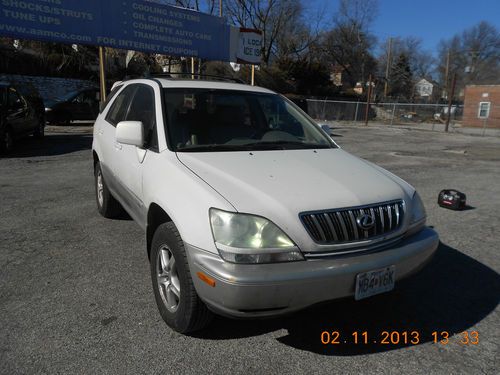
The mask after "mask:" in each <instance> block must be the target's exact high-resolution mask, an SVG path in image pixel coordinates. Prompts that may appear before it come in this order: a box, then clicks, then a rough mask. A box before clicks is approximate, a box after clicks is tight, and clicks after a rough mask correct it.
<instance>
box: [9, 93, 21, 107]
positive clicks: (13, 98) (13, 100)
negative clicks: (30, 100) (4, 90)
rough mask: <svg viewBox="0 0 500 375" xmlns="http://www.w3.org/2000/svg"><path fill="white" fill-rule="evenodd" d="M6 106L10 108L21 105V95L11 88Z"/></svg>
mask: <svg viewBox="0 0 500 375" xmlns="http://www.w3.org/2000/svg"><path fill="white" fill-rule="evenodd" d="M7 100H8V106H9V107H10V108H20V107H22V105H23V102H22V100H21V97H20V96H19V95H18V94H17V92H16V90H14V89H13V88H11V89H9V97H8V99H7Z"/></svg>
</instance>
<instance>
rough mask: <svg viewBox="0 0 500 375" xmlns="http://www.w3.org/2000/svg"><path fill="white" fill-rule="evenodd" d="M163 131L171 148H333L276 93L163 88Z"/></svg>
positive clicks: (205, 149)
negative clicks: (164, 117)
mask: <svg viewBox="0 0 500 375" xmlns="http://www.w3.org/2000/svg"><path fill="white" fill-rule="evenodd" d="M164 90H165V96H164V97H165V107H166V117H167V119H166V121H165V124H166V126H167V129H166V130H167V134H169V142H170V146H171V147H172V148H173V149H174V150H175V151H183V152H213V151H247V150H276V149H304V148H334V147H336V146H335V144H334V143H333V142H332V141H331V140H330V139H329V138H328V137H326V136H325V135H324V134H323V133H322V132H321V131H320V130H319V127H318V126H317V125H316V124H314V123H313V122H312V121H311V120H309V119H308V118H307V116H306V115H304V114H303V113H302V112H301V111H300V110H299V109H297V107H296V106H295V105H294V104H292V103H291V102H289V101H288V100H286V99H284V98H283V97H281V96H280V95H277V94H267V93H256V92H247V91H233V90H214V89H195V88H182V89H164Z"/></svg>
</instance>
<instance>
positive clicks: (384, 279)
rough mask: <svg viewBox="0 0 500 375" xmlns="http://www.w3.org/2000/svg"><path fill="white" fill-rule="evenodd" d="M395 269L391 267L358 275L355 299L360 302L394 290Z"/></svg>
mask: <svg viewBox="0 0 500 375" xmlns="http://www.w3.org/2000/svg"><path fill="white" fill-rule="evenodd" d="M395 268H396V267H395V266H389V267H385V268H380V269H378V270H373V271H368V272H364V273H360V274H358V275H356V293H355V295H354V298H355V299H356V300H360V299H363V298H367V297H371V296H374V295H375V294H380V293H385V292H388V291H390V290H393V289H394V276H395V275H394V273H395Z"/></svg>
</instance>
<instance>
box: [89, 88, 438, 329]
mask: <svg viewBox="0 0 500 375" xmlns="http://www.w3.org/2000/svg"><path fill="white" fill-rule="evenodd" d="M93 157H94V169H95V185H96V197H97V206H98V209H99V212H100V213H101V214H102V215H103V216H105V217H114V216H116V215H119V214H120V212H121V210H122V209H125V211H127V212H128V214H130V216H131V217H132V218H133V219H134V220H135V221H136V222H137V223H138V224H139V225H140V226H141V227H142V228H143V229H144V231H145V232H146V238H147V254H148V256H149V259H150V263H151V277H152V282H153V290H154V294H155V298H156V302H157V304H158V308H159V311H160V313H161V316H162V317H163V319H164V320H165V321H166V322H167V324H168V325H169V326H171V327H172V328H173V329H175V330H177V331H179V332H189V331H193V330H196V329H200V328H202V327H203V326H204V325H206V324H207V322H208V321H209V319H210V316H211V312H212V311H213V312H216V313H219V314H223V315H226V316H233V317H262V316H273V315H279V314H284V313H288V312H291V311H295V310H298V309H302V308H304V307H307V306H310V305H312V304H315V303H318V302H321V301H326V300H331V299H336V298H341V297H346V296H354V297H355V298H356V299H361V298H365V297H369V296H371V295H374V294H378V293H382V292H387V291H389V290H391V289H393V288H394V285H395V282H396V281H398V280H400V279H402V278H404V277H406V276H408V275H410V274H412V273H414V272H415V271H416V270H418V269H419V268H421V267H422V266H423V265H424V264H425V263H426V262H427V261H428V260H429V259H430V258H431V256H432V255H433V253H434V252H435V250H436V248H437V246H438V242H439V240H438V236H437V234H436V233H435V232H434V231H433V230H432V229H430V228H428V227H426V226H425V220H426V214H425V210H424V207H423V204H422V201H421V200H420V197H419V196H418V194H417V193H416V192H415V189H414V188H413V187H411V186H410V185H409V184H407V183H406V182H404V181H403V180H401V179H400V178H398V177H396V176H394V175H393V174H391V173H389V172H387V171H386V170H384V169H382V168H380V167H378V166H376V165H374V164H371V163H369V162H367V161H365V160H362V159H359V158H357V157H355V156H352V155H350V154H349V153H347V152H345V151H343V150H342V149H341V148H340V147H338V146H337V145H336V144H335V142H333V140H332V139H331V138H330V137H329V135H328V134H326V132H325V131H324V130H322V129H321V128H320V127H319V126H318V125H317V124H316V123H314V122H313V121H312V120H311V119H310V118H309V117H308V116H307V115H306V114H305V113H303V112H302V111H301V110H300V109H298V107H296V106H295V105H294V104H293V103H291V102H290V101H288V100H287V99H285V98H284V97H282V96H280V95H278V94H276V93H274V92H272V91H269V90H267V89H264V88H259V87H252V86H247V85H242V84H235V83H227V82H216V81H212V82H209V81H202V80H175V79H166V78H162V79H139V80H130V81H125V82H122V83H120V84H118V85H116V87H115V88H114V90H113V92H112V93H111V95H110V97H109V98H108V101H107V103H106V105H105V106H104V108H103V110H102V112H101V113H100V115H99V117H98V118H97V120H96V123H95V126H94V141H93Z"/></svg>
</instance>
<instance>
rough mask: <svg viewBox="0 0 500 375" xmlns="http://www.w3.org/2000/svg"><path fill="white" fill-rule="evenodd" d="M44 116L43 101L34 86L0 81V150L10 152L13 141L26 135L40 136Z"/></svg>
mask: <svg viewBox="0 0 500 375" xmlns="http://www.w3.org/2000/svg"><path fill="white" fill-rule="evenodd" d="M44 116H45V115H44V110H43V101H42V99H41V98H40V95H39V93H38V91H37V90H36V89H35V88H34V87H32V86H28V85H22V84H16V83H11V82H0V151H1V152H3V153H8V152H10V151H11V150H12V149H13V147H14V141H15V140H16V139H18V138H21V137H23V136H26V135H31V134H32V135H34V136H35V137H37V138H42V137H43V136H44V133H45V117H44Z"/></svg>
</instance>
